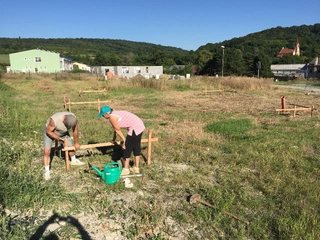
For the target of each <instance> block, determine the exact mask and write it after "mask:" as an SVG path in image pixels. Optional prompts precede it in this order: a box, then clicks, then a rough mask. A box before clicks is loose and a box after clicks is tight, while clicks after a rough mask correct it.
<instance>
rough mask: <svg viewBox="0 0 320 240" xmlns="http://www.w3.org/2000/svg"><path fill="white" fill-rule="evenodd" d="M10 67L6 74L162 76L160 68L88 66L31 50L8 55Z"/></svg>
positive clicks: (54, 53)
mask: <svg viewBox="0 0 320 240" xmlns="http://www.w3.org/2000/svg"><path fill="white" fill-rule="evenodd" d="M9 59H10V66H8V67H7V72H13V73H59V72H70V71H72V70H74V69H80V70H84V71H87V72H90V73H92V74H98V75H101V76H104V77H105V78H106V79H107V78H113V77H115V78H119V77H120V78H132V77H135V76H137V75H141V76H143V77H144V78H147V79H149V78H159V76H160V75H162V74H163V67H162V66H94V67H91V66H88V65H86V64H83V63H79V62H73V61H72V59H70V58H68V57H66V56H63V55H62V54H60V53H56V52H51V51H46V50H40V49H33V50H28V51H22V52H17V53H11V54H9Z"/></svg>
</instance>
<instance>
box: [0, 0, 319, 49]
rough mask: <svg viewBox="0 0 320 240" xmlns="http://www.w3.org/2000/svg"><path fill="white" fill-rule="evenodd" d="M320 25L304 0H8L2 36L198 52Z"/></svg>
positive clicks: (2, 8)
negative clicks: (276, 31) (112, 42)
mask: <svg viewBox="0 0 320 240" xmlns="http://www.w3.org/2000/svg"><path fill="white" fill-rule="evenodd" d="M317 23H320V14H319V11H318V6H317V4H316V3H315V2H312V3H311V2H310V4H306V3H304V2H303V1H301V0H299V1H298V0H267V1H258V0H242V1H241V0H229V1H226V0H223V1H222V0H221V1H216V0H184V1H181V0H180V1H178V0H161V1H160V0H113V1H110V0H91V1H83V0H78V1H75V0H69V1H62V0H55V1H47V0H42V1H38V0H27V1H25V0H10V1H9V0H2V1H1V4H0V37H5V38H19V37H21V38H100V39H121V40H128V41H134V42H146V43H152V44H157V45H162V46H170V47H177V48H182V49H184V50H197V49H198V48H199V47H201V46H203V45H206V44H207V43H220V42H223V41H225V40H230V39H232V38H238V37H243V36H246V35H248V34H251V33H255V32H260V31H263V30H267V29H270V28H275V27H292V26H301V25H314V24H317Z"/></svg>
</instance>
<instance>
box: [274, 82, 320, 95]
mask: <svg viewBox="0 0 320 240" xmlns="http://www.w3.org/2000/svg"><path fill="white" fill-rule="evenodd" d="M274 87H279V88H281V87H283V88H292V89H298V90H303V91H306V92H308V93H310V92H314V93H315V94H317V95H318V94H320V87H316V86H311V85H308V84H294V85H276V84H275V85H274Z"/></svg>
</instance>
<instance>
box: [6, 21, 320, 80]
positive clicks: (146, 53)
mask: <svg viewBox="0 0 320 240" xmlns="http://www.w3.org/2000/svg"><path fill="white" fill-rule="evenodd" d="M297 39H298V40H299V42H300V49H301V56H284V57H283V58H276V55H277V53H278V52H279V51H280V50H281V48H282V47H285V48H294V46H295V42H296V40H297ZM181 41H187V40H184V39H181ZM221 46H225V49H224V58H223V59H224V75H225V76H227V75H247V76H254V75H256V74H257V63H258V62H259V61H260V62H261V69H260V74H261V76H264V77H270V76H271V75H272V73H271V71H270V65H271V64H278V63H307V62H310V61H311V60H312V59H313V58H314V57H316V56H320V24H315V25H311V26H306V25H302V26H294V27H287V28H282V27H276V28H272V29H267V30H264V31H261V32H257V33H252V34H249V35H247V36H244V37H239V38H233V39H231V40H225V41H223V42H220V43H208V44H206V45H204V46H199V48H198V49H197V50H196V51H187V50H183V49H180V48H175V47H169V46H161V45H156V44H152V43H144V42H133V41H126V40H112V39H85V38H77V39H70V38H63V39H41V38H27V39H24V38H0V55H1V54H10V53H14V52H19V51H25V50H30V49H35V48H39V49H44V50H49V51H54V52H59V53H61V54H64V55H66V56H68V57H70V58H72V59H73V61H79V62H83V63H86V64H88V65H162V66H164V69H165V72H170V73H181V74H184V73H191V68H192V66H197V71H198V74H201V75H216V74H219V75H220V73H221V70H222V57H223V51H222V48H221ZM0 60H1V58H0ZM0 64H1V63H0ZM5 65H6V64H4V63H2V66H5ZM172 65H186V68H185V69H184V70H179V69H173V70H170V69H169V67H170V66H172Z"/></svg>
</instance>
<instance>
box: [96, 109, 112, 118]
mask: <svg viewBox="0 0 320 240" xmlns="http://www.w3.org/2000/svg"><path fill="white" fill-rule="evenodd" d="M106 113H111V108H110V107H109V106H103V107H102V108H101V109H100V113H99V114H98V117H102V116H103V115H105V114H106Z"/></svg>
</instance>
